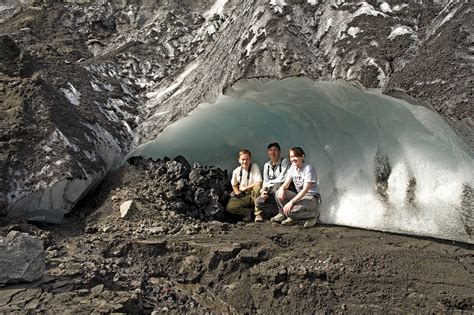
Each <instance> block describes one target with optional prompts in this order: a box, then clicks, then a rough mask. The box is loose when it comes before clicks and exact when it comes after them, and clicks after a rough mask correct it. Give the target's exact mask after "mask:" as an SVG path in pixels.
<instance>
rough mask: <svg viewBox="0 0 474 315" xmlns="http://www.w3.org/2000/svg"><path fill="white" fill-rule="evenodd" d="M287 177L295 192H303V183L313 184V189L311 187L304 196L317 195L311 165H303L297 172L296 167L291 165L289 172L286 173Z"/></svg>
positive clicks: (317, 188) (315, 179)
mask: <svg viewBox="0 0 474 315" xmlns="http://www.w3.org/2000/svg"><path fill="white" fill-rule="evenodd" d="M288 176H289V177H290V178H291V179H292V180H293V183H294V184H295V187H296V191H297V192H300V191H302V190H303V185H304V183H314V185H313V187H311V188H310V189H309V191H308V192H307V193H306V194H307V195H315V194H319V186H318V178H317V177H316V169H315V168H314V167H313V166H312V165H310V164H306V163H304V164H303V166H302V167H301V169H300V170H299V171H298V170H297V169H296V166H294V165H291V166H290V170H289V171H288Z"/></svg>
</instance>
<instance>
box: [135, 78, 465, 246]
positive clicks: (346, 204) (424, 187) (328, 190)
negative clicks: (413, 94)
mask: <svg viewBox="0 0 474 315" xmlns="http://www.w3.org/2000/svg"><path fill="white" fill-rule="evenodd" d="M272 141H278V142H279V143H280V144H281V145H282V149H283V154H287V150H288V149H289V148H290V147H292V146H301V147H303V148H304V149H305V151H306V153H307V159H309V161H310V162H311V163H312V164H313V165H315V167H316V169H317V171H318V176H319V183H320V187H321V192H322V196H323V204H322V205H321V207H320V210H321V217H320V219H321V221H322V222H324V223H330V224H339V225H346V226H353V227H360V228H366V229H374V230H381V231H391V232H397V233H407V234H414V235H422V236H431V237H436V238H443V239H450V240H458V241H463V242H468V243H472V242H473V238H472V229H473V220H474V217H473V213H472V199H470V198H472V187H474V186H473V156H472V152H471V151H470V150H469V148H467V147H466V145H465V144H464V143H463V142H462V140H460V139H459V138H458V137H457V135H456V134H455V133H454V132H453V131H452V130H451V129H450V128H449V127H448V125H447V124H446V123H445V122H444V121H443V119H442V117H440V116H439V115H438V114H437V113H435V112H433V111H432V110H430V109H428V108H426V107H424V106H421V105H412V104H409V103H407V102H405V101H403V100H399V99H395V98H392V97H389V96H386V95H382V94H381V93H380V91H378V90H364V89H362V88H360V87H358V86H357V85H355V84H352V83H349V82H314V81H311V80H309V79H305V78H288V79H284V80H279V81H271V80H259V79H251V80H242V81H239V82H238V83H236V84H234V85H233V86H231V87H229V88H227V90H226V91H225V93H224V94H223V95H221V96H219V97H218V99H217V101H216V102H215V103H214V104H210V103H204V104H200V105H199V106H198V107H197V108H196V109H195V110H194V111H192V112H191V113H190V114H189V115H188V116H187V117H185V118H182V119H180V120H178V121H177V122H176V123H174V124H172V125H170V126H169V127H167V128H166V129H165V130H163V132H162V133H161V134H160V135H159V136H158V137H157V139H155V140H154V141H151V142H149V143H146V144H143V145H141V146H139V147H138V148H136V149H135V150H134V151H133V152H131V153H130V154H129V156H132V155H142V156H146V157H152V158H162V157H164V156H169V157H174V156H176V155H178V154H181V155H184V156H185V157H187V158H188V159H189V160H190V161H193V162H200V163H202V164H212V165H217V166H219V167H222V168H226V169H229V170H231V169H233V168H234V167H236V166H237V157H236V154H237V152H238V150H239V149H241V148H248V149H249V150H251V151H252V153H253V161H254V162H257V163H259V164H260V165H263V163H264V162H265V161H266V160H267V156H266V145H267V144H268V143H270V142H272Z"/></svg>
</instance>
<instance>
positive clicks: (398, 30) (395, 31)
mask: <svg viewBox="0 0 474 315" xmlns="http://www.w3.org/2000/svg"><path fill="white" fill-rule="evenodd" d="M405 34H413V30H412V29H411V27H409V26H406V25H397V26H395V27H392V31H391V32H390V35H388V37H387V38H388V39H390V40H392V39H394V38H395V37H397V36H400V35H405Z"/></svg>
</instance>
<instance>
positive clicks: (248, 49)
mask: <svg viewBox="0 0 474 315" xmlns="http://www.w3.org/2000/svg"><path fill="white" fill-rule="evenodd" d="M264 34H265V36H267V31H266V30H265V29H264V28H262V29H260V30H259V31H258V32H257V33H256V34H255V35H254V36H253V37H252V39H251V40H250V42H249V43H248V44H247V46H246V47H245V50H246V51H247V57H248V56H249V55H250V52H251V51H252V47H253V45H254V44H255V43H256V42H257V40H258V38H259V37H260V36H262V35H264Z"/></svg>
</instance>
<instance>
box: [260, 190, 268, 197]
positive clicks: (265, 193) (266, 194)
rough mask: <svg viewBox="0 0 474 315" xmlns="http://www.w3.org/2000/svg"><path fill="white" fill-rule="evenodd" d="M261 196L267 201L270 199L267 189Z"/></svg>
mask: <svg viewBox="0 0 474 315" xmlns="http://www.w3.org/2000/svg"><path fill="white" fill-rule="evenodd" d="M260 196H262V198H263V199H267V198H268V191H266V190H265V189H263V190H262V191H261V194H260Z"/></svg>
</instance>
